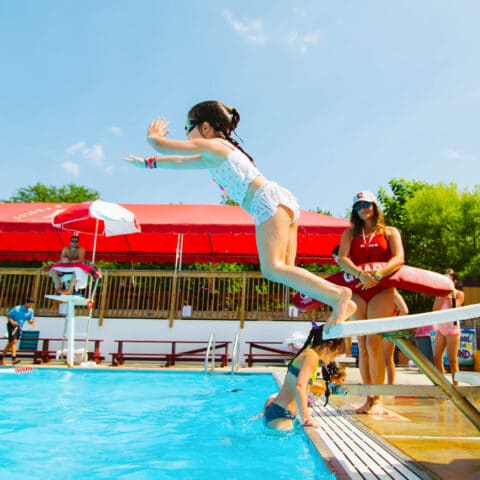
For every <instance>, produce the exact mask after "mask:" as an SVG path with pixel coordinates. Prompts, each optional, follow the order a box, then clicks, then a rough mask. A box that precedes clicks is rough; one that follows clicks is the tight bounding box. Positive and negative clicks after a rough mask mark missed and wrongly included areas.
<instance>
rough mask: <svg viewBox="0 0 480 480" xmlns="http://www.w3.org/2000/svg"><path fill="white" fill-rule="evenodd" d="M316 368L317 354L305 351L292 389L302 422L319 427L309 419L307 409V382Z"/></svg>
mask: <svg viewBox="0 0 480 480" xmlns="http://www.w3.org/2000/svg"><path fill="white" fill-rule="evenodd" d="M317 370H318V357H317V355H316V354H315V353H314V352H312V351H310V352H306V355H305V359H304V361H303V365H302V367H301V368H300V372H299V373H298V377H297V381H296V383H295V389H294V395H295V402H296V404H297V410H298V414H299V415H300V420H301V422H302V424H305V422H307V421H308V424H311V425H313V426H315V427H319V426H320V425H318V424H317V423H316V422H314V421H312V420H311V418H310V412H309V411H308V391H309V388H308V386H309V384H308V382H309V380H310V378H311V377H312V375H313V374H314V373H315V372H316V371H317Z"/></svg>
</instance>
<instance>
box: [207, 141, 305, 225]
mask: <svg viewBox="0 0 480 480" xmlns="http://www.w3.org/2000/svg"><path fill="white" fill-rule="evenodd" d="M222 143H223V142H222ZM229 148H232V147H229ZM209 171H210V174H211V175H212V177H213V179H214V181H215V182H216V183H217V184H218V186H219V187H220V188H221V189H222V190H225V192H226V193H227V194H228V195H229V197H230V198H232V199H233V200H235V201H236V202H237V203H238V204H240V205H242V206H243V202H244V201H245V197H246V195H247V191H248V187H249V186H250V183H252V181H253V180H254V179H255V178H256V177H257V176H258V175H261V174H260V172H259V171H258V169H257V168H256V167H255V165H254V164H253V163H252V162H251V161H250V159H249V158H248V157H247V156H246V155H245V154H244V153H243V152H242V151H241V150H239V149H237V148H232V150H231V151H230V153H229V154H228V156H227V157H226V158H225V160H224V161H223V162H222V163H221V164H220V165H219V166H218V167H215V168H210V169H209ZM279 205H284V206H286V207H287V208H289V209H290V210H291V211H292V215H293V220H292V223H293V222H296V221H297V220H298V217H299V215H300V207H299V206H298V202H297V200H296V198H295V196H294V195H293V194H292V193H290V192H289V191H288V190H287V189H285V188H283V187H281V186H280V185H278V184H277V183H275V182H267V183H266V184H265V185H263V186H262V187H260V188H259V189H258V190H257V191H256V192H255V194H254V195H253V197H252V200H251V202H250V209H249V210H248V213H250V214H251V215H252V217H253V220H254V222H255V225H256V226H258V225H260V224H262V223H263V222H265V221H266V220H268V219H269V218H270V217H272V216H273V215H274V214H275V212H276V211H277V208H278V206H279Z"/></svg>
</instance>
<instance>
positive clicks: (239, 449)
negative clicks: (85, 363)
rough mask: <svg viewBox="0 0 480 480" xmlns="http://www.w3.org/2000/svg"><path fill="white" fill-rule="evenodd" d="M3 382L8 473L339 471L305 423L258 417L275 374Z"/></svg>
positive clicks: (56, 372) (24, 377) (44, 373)
mask: <svg viewBox="0 0 480 480" xmlns="http://www.w3.org/2000/svg"><path fill="white" fill-rule="evenodd" d="M0 385H1V392H2V393H1V408H0V435H1V440H2V442H1V443H2V448H1V449H0V478H5V479H7V478H8V479H9V480H16V479H22V480H25V479H37V478H38V479H40V478H42V479H54V478H55V479H57V478H58V479H60V478H61V479H62V480H63V479H74V480H76V479H87V478H88V479H115V480H117V479H125V480H127V479H128V480H144V479H145V480H146V479H152V480H153V479H155V480H164V479H165V480H167V479H175V480H187V479H188V480H190V479H191V480H204V479H208V480H216V479H222V480H226V479H250V478H251V479H262V480H266V479H271V478H272V479H288V480H294V479H302V480H310V479H315V480H319V479H333V478H335V477H334V475H332V474H331V473H330V472H329V471H328V470H327V467H326V466H325V464H324V463H323V461H322V460H321V459H320V458H319V457H318V455H317V454H316V453H315V452H313V451H312V450H311V447H310V446H309V444H308V441H307V439H306V436H305V435H304V433H303V432H302V430H301V429H298V430H296V431H295V432H293V433H287V434H278V433H277V432H273V431H270V430H266V429H265V428H264V427H263V424H262V421H261V420H258V419H257V420H252V419H251V417H254V416H255V415H256V414H258V412H259V411H260V410H261V409H262V407H263V403H264V401H265V399H266V398H267V397H268V396H269V395H270V394H271V393H272V392H275V391H276V384H275V381H274V380H273V378H272V377H271V375H261V374H260V375H233V376H232V375H226V374H213V375H212V374H208V375H207V374H205V373H199V372H191V373H190V372H188V373H187V372H151V371H150V372H149V371H117V372H108V371H99V370H65V369H48V370H47V369H36V370H34V371H33V372H31V373H25V374H10V375H0Z"/></svg>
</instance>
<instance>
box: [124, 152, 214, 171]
mask: <svg viewBox="0 0 480 480" xmlns="http://www.w3.org/2000/svg"><path fill="white" fill-rule="evenodd" d="M122 160H125V161H126V162H128V163H130V164H131V165H134V166H135V167H139V168H170V169H176V170H180V169H183V170H187V169H190V170H198V169H201V168H210V166H209V165H206V163H205V162H204V160H203V158H202V156H201V155H155V156H154V157H150V158H144V157H138V156H137V155H129V156H128V157H124V158H122Z"/></svg>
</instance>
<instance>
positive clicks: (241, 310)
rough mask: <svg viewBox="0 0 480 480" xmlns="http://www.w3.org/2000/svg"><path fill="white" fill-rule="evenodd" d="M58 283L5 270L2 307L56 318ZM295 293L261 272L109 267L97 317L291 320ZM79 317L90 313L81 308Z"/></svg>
mask: <svg viewBox="0 0 480 480" xmlns="http://www.w3.org/2000/svg"><path fill="white" fill-rule="evenodd" d="M53 290H54V287H53V283H52V280H51V279H50V278H49V277H48V273H45V272H43V271H42V270H38V269H13V268H0V309H3V311H4V312H5V311H6V310H7V309H9V308H11V307H12V306H14V305H18V304H20V303H22V302H23V300H24V299H25V297H27V296H33V297H34V298H35V299H36V301H37V302H36V305H35V313H36V315H37V316H57V315H59V313H58V304H57V302H54V301H53V300H49V299H46V298H45V295H46V294H51V293H53ZM294 294H295V291H293V290H291V289H290V288H288V287H285V286H284V285H281V284H278V283H274V282H270V281H268V280H265V279H264V278H263V277H262V275H261V274H260V273H258V272H203V271H202V272H192V271H183V272H177V273H175V272H173V271H157V270H155V271H145V270H143V271H125V270H106V271H103V277H102V279H101V281H100V286H99V287H98V290H97V293H96V301H95V305H94V310H93V316H94V317H96V318H99V320H100V324H101V323H102V321H103V319H104V318H105V317H107V318H159V319H168V320H169V324H170V326H173V322H174V320H175V319H179V318H183V319H188V318H194V319H201V320H236V321H239V322H240V328H243V325H244V322H245V321H252V320H284V321H285V320H292V317H290V316H289V306H291V304H292V297H293V295H294ZM77 313H78V315H85V316H86V315H88V311H87V310H86V309H83V308H77ZM327 315H328V310H327V308H323V309H318V310H316V311H313V312H308V313H298V316H297V317H295V318H294V319H296V320H305V321H310V320H314V321H321V320H323V319H325V318H326V316H327Z"/></svg>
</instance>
